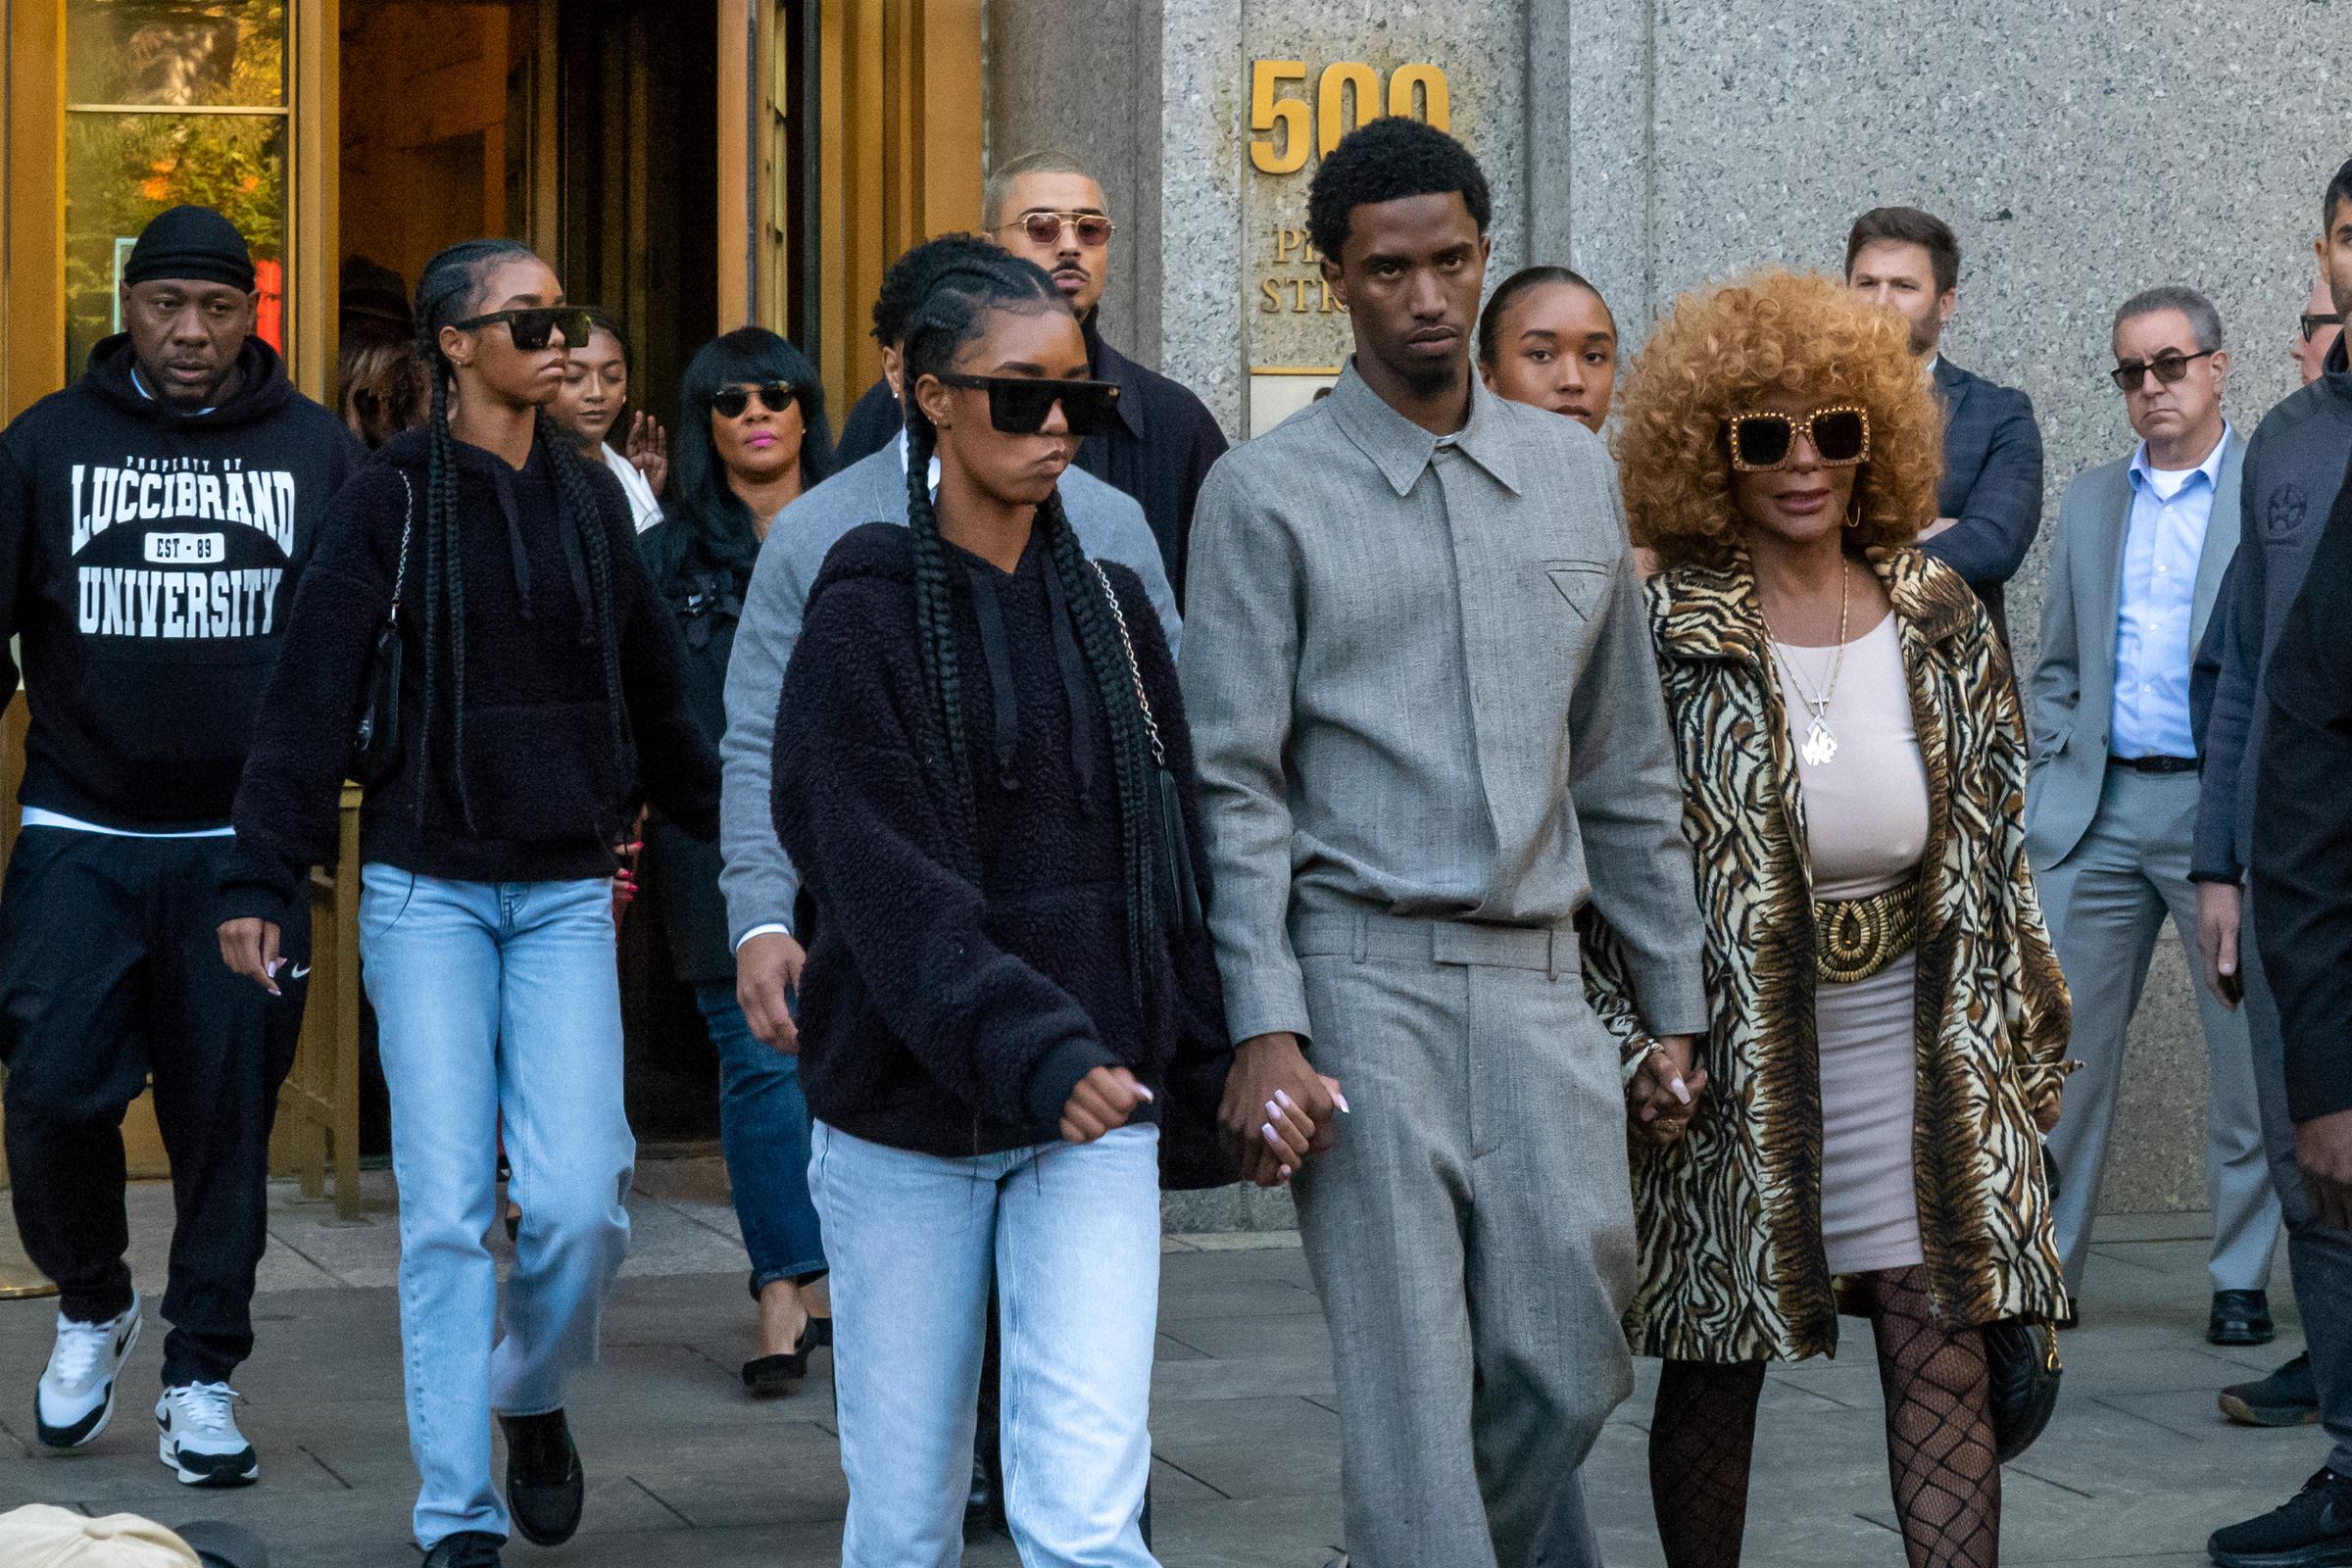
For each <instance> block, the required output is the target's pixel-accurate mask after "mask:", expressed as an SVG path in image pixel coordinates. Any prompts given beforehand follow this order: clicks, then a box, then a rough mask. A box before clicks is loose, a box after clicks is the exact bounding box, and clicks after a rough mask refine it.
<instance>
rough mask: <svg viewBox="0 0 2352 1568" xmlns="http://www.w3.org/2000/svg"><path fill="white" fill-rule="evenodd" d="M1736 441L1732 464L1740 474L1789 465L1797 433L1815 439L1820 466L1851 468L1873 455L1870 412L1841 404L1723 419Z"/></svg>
mask: <svg viewBox="0 0 2352 1568" xmlns="http://www.w3.org/2000/svg"><path fill="white" fill-rule="evenodd" d="M1724 429H1725V430H1726V431H1728V432H1729V434H1730V437H1731V445H1732V466H1733V467H1734V468H1737V469H1738V470H1739V471H1740V472H1741V473H1765V472H1768V471H1770V470H1771V469H1774V468H1786V467H1787V466H1789V464H1790V463H1791V462H1792V461H1794V459H1795V457H1796V438H1797V437H1798V436H1800V435H1801V436H1803V437H1804V438H1805V439H1806V440H1808V441H1810V442H1812V443H1813V454H1814V456H1815V457H1817V458H1819V459H1820V460H1821V463H1822V466H1824V467H1828V468H1850V467H1852V466H1854V465H1855V464H1857V463H1864V462H1867V461H1868V460H1869V458H1870V411H1869V410H1867V409H1858V408H1850V407H1845V406H1842V405H1841V406H1839V407H1838V408H1831V409H1815V410H1814V411H1813V412H1812V413H1811V414H1735V415H1733V416H1732V417H1730V418H1728V419H1726V420H1724Z"/></svg>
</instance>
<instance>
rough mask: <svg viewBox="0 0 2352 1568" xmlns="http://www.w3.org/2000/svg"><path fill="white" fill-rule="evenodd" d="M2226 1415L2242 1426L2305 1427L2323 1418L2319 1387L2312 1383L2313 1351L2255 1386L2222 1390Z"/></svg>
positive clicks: (2254, 1383)
mask: <svg viewBox="0 0 2352 1568" xmlns="http://www.w3.org/2000/svg"><path fill="white" fill-rule="evenodd" d="M2222 1414H2224V1415H2226V1416H2228V1417H2229V1419H2230V1420H2232V1421H2234V1422H2236V1423H2237V1424H2238V1425H2239V1426H2241V1427H2301V1426H2309V1425H2311V1424H2312V1423H2313V1422H2315V1421H2317V1420H2319V1418H2320V1390H2319V1385H2318V1384H2316V1383H2314V1382H2313V1381H2312V1376H2311V1352H2310V1351H2309V1350H2306V1351H2304V1352H2303V1353H2302V1354H2301V1355H2298V1356H2296V1357H2295V1358H2294V1359H2293V1360H2292V1361H2289V1362H2287V1363H2286V1365H2284V1366H2282V1367H2280V1368H2279V1369H2278V1371H2276V1372H2274V1373H2272V1374H2271V1375H2270V1376H2269V1377H2267V1378H2263V1379H2260V1380H2259V1381H2257V1382H2253V1383H2232V1384H2230V1385H2229V1387H2228V1388H2226V1389H2224V1390H2223V1391H2222Z"/></svg>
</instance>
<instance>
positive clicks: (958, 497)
mask: <svg viewBox="0 0 2352 1568" xmlns="http://www.w3.org/2000/svg"><path fill="white" fill-rule="evenodd" d="M904 352H905V372H904V373H905V384H906V387H907V412H908V420H907V423H908V434H909V437H910V440H911V443H912V447H911V451H910V453H909V461H908V464H907V511H908V517H907V522H908V525H907V527H905V528H900V527H896V526H892V525H887V524H877V525H869V526H866V527H862V528H858V529H857V530H855V531H853V532H851V533H849V534H847V535H845V536H844V537H843V538H842V540H841V542H840V543H839V544H837V545H836V546H834V548H833V551H832V554H831V555H830V556H829V557H828V559H827V561H826V564H825V567H824V570H823V571H822V573H821V574H820V575H819V576H818V578H817V581H816V584H815V586H814V588H813V589H812V590H811V591H810V593H809V610H808V618H807V621H806V624H805V625H804V627H803V629H802V632H801V637H800V642H799V646H798V647H797V649H796V650H795V652H794V654H793V657H792V662H791V664H790V665H789V666H788V668H787V671H786V675H785V680H784V691H783V697H782V701H781V703H780V705H779V711H778V713H777V719H776V742H775V771H774V804H775V814H776V830H777V834H778V837H779V838H780V839H781V841H782V843H783V845H784V848H785V849H786V850H787V851H788V852H790V854H791V856H792V860H793V864H794V865H796V866H798V867H799V868H800V869H801V871H802V873H803V876H804V879H805V884H804V885H805V886H806V888H807V890H808V892H809V896H810V897H811V898H812V899H813V901H814V905H815V932H816V939H815V942H814V943H813V945H812V946H811V947H810V948H809V961H808V966H807V968H806V969H805V970H804V971H803V973H802V991H801V1001H802V1015H801V1026H800V1043H801V1077H802V1082H803V1084H804V1085H805V1086H806V1089H807V1093H808V1097H809V1105H810V1108H811V1109H812V1110H813V1111H814V1112H815V1115H816V1126H815V1131H814V1152H813V1156H812V1158H811V1160H810V1164H809V1185H810V1187H811V1189H812V1190H813V1193H814V1196H815V1199H816V1205H817V1210H818V1212H819V1213H820V1214H821V1215H822V1216H823V1219H824V1235H825V1251H826V1256H827V1258H828V1260H829V1261H830V1262H831V1264H832V1270H833V1272H832V1276H831V1280H830V1283H831V1285H832V1291H833V1303H834V1309H835V1314H836V1317H835V1321H836V1323H837V1325H838V1327H837V1329H836V1335H835V1346H836V1348H835V1355H834V1377H835V1386H836V1389H837V1391H838V1396H839V1408H840V1432H841V1451H842V1466H843V1469H844V1470H845V1471H846V1472H847V1474H848V1476H849V1482H850V1508H849V1519H848V1523H847V1526H846V1532H845V1539H844V1543H843V1555H842V1560H843V1561H844V1563H845V1564H849V1565H851V1568H947V1565H952V1564H954V1563H956V1562H957V1561H959V1560H960V1553H961V1549H962V1548H961V1540H960V1522H961V1515H962V1512H963V1502H964V1495H965V1492H966V1490H967V1486H968V1482H969V1479H970V1476H971V1452H972V1414H973V1397H974V1393H975V1390H976V1387H977V1385H978V1382H979V1376H980V1360H981V1342H982V1332H983V1320H984V1317H985V1314H986V1311H987V1306H988V1282H989V1274H990V1267H991V1264H992V1262H993V1264H994V1267H995V1271H996V1277H997V1285H998V1290H999V1292H1000V1293H1001V1296H1002V1299H1003V1307H1004V1313H1003V1323H1004V1405H1003V1420H1002V1429H1003V1434H1004V1452H1005V1508H1006V1513H1007V1516H1008V1519H1009V1523H1010V1525H1011V1529H1012V1534H1013V1538H1014V1540H1015V1542H1016V1543H1017V1544H1018V1545H1019V1547H1020V1551H1021V1556H1022V1559H1023V1560H1024V1561H1027V1562H1041V1563H1042V1562H1055V1563H1078V1562H1084V1563H1090V1564H1102V1565H1112V1568H1132V1565H1138V1564H1148V1563H1151V1562H1152V1555H1151V1552H1150V1550H1149V1548H1147V1547H1146V1545H1145V1544H1144V1542H1143V1537H1142V1532H1141V1530H1140V1528H1139V1516H1140V1514H1141V1512H1142V1508H1143V1502H1144V1482H1145V1475H1146V1472H1147V1469H1148V1467H1149V1466H1150V1463H1151V1448H1150V1438H1149V1434H1148V1432H1147V1430H1146V1428H1147V1419H1148V1414H1149V1404H1150V1397H1151V1382H1152V1340H1153V1333H1154V1326H1155V1320H1156V1315H1157V1289H1158V1278H1159V1196H1158V1195H1159V1187H1160V1185H1161V1183H1162V1181H1163V1180H1165V1181H1166V1182H1168V1183H1171V1184H1190V1185H1209V1184H1214V1183H1218V1182H1223V1181H1229V1180H1232V1179H1233V1175H1234V1173H1233V1171H1232V1168H1231V1166H1230V1165H1229V1164H1228V1163H1227V1161H1226V1159H1225V1157H1224V1155H1223V1153H1222V1152H1221V1151H1220V1150H1219V1148H1218V1146H1217V1137H1216V1128H1215V1109H1216V1105H1217V1102H1218V1099H1219V1097H1220V1096H1221V1095H1222V1093H1223V1084H1224V1079H1225V1075H1226V1071H1227V1068H1228V1067H1229V1065H1230V1062H1231V1052H1230V1049H1229V1047H1228V1046H1227V1044H1226V1040H1225V1031H1224V1024H1223V1005H1222V1001H1221V998H1220V993H1219V988H1218V982H1217V976H1216V968H1215V964H1214V961H1213V959H1212V957H1211V955H1210V952H1209V947H1208V939H1207V935H1206V931H1205V927H1204V925H1203V921H1202V908H1203V906H1204V903H1205V901H1206V899H1207V897H1208V888H1207V885H1206V875H1207V871H1206V862H1205V859H1204V858H1203V857H1202V856H1201V853H1200V850H1199V846H1200V844H1201V838H1200V824H1199V818H1198V812H1197V807H1196V804H1195V798H1194V774H1193V755H1192V744H1191V739H1190V736H1189V734H1188V732H1187V730H1186V728H1185V722H1184V713H1183V708H1182V704H1181V701H1180V699H1179V697H1178V695H1177V689H1176V677H1175V669H1174V665H1173V663H1172V662H1171V661H1170V659H1169V657H1168V653H1167V647H1166V644H1165V642H1164V641H1163V640H1162V638H1161V636H1160V633H1159V630H1158V628H1157V626H1156V625H1155V624H1154V622H1153V617H1152V610H1151V605H1150V601H1149V600H1148V599H1147V598H1146V596H1145V592H1144V587H1143V584H1142V582H1141V581H1140V580H1139V579H1138V578H1137V577H1136V576H1135V575H1134V574H1133V573H1131V572H1129V571H1128V570H1126V569H1125V568H1123V567H1120V566H1116V565H1104V564H1096V563H1094V562H1090V561H1088V560H1087V559H1086V558H1085V556H1084V554H1083V553H1082V552H1081V550H1080V549H1079V546H1078V542H1077V538H1076V535H1075V534H1073V533H1072V531H1071V529H1070V525H1069V522H1068V519H1067V518H1066V517H1065V516H1064V515H1063V512H1062V507H1061V501H1060V498H1059V496H1058V494H1057V493H1056V490H1055V482H1056V480H1057V479H1058V478H1059V477H1060V475H1061V473H1062V471H1063V469H1065V468H1066V467H1067V466H1069V464H1070V461H1071V458H1072V456H1073V455H1074V453H1075V450H1076V447H1077V444H1078V440H1079V438H1080V437H1081V436H1083V435H1085V434H1087V433H1088V432H1090V431H1092V430H1095V429H1099V428H1101V426H1102V425H1103V422H1104V421H1105V420H1108V419H1111V418H1115V417H1116V414H1115V412H1114V405H1113V398H1114V397H1115V392H1114V390H1113V389H1111V388H1109V387H1106V386H1104V385H1103V384H1102V383H1098V382H1093V381H1089V380H1087V379H1086V373H1087V359H1086V343H1085V339H1084V338H1083V337H1082V336H1081V335H1080V333H1079V330H1078V322H1077V319H1076V318H1075V317H1073V316H1072V315H1071V314H1070V311H1069V308H1068V307H1067V306H1066V305H1065V304H1063V303H1062V300H1061V296H1060V295H1059V293H1058V292H1056V291H1055V289H1054V285H1053V283H1052V281H1051V280H1050V279H1049V278H1048V277H1047V276H1046V274H1045V273H1044V272H1043V271H1040V270H1038V269H1037V268H1036V267H1034V266H1033V265H1031V264H1030V263H1028V262H1026V261H1023V260H1021V259H1019V258H1017V257H1013V256H1009V255H1006V256H1001V257H994V256H991V257H975V258H973V259H971V260H970V261H969V262H967V263H964V264H961V265H958V266H956V267H953V268H949V269H946V270H943V271H942V272H941V273H940V274H939V275H937V276H936V277H934V278H933V279H932V280H931V282H930V284H929V286H928V288H927V289H926V290H925V293H924V297H923V299H922V302H921V304H920V305H919V306H918V307H917V308H916V309H915V311H914V313H913V316H912V320H911V323H910V325H909V328H908V331H907V340H906V345H905V351H904ZM935 454H936V456H937V457H938V459H939V480H938V489H937V499H936V501H935V500H934V499H933V492H932V487H931V486H930V485H929V484H928V483H927V482H926V476H927V474H928V472H929V469H930V466H931V459H932V457H933V456H934V455H935ZM1266 1122H1267V1131H1266V1133H1265V1136H1266V1137H1268V1138H1270V1139H1274V1140H1276V1141H1277V1142H1279V1143H1280V1144H1281V1145H1282V1147H1283V1149H1284V1151H1285V1162H1286V1163H1288V1164H1289V1165H1292V1166H1294V1167H1295V1166H1296V1165H1297V1164H1298V1163H1299V1161H1300V1160H1302V1159H1303V1158H1304V1157H1305V1154H1306V1151H1307V1148H1308V1144H1309V1138H1310V1136H1311V1130H1309V1129H1305V1128H1304V1127H1303V1126H1302V1125H1300V1124H1298V1123H1295V1122H1294V1121H1293V1120H1292V1119H1291V1116H1290V1114H1289V1112H1288V1111H1287V1110H1286V1109H1284V1108H1283V1107H1272V1108H1270V1110H1269V1113H1268V1116H1267V1118H1266Z"/></svg>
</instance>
